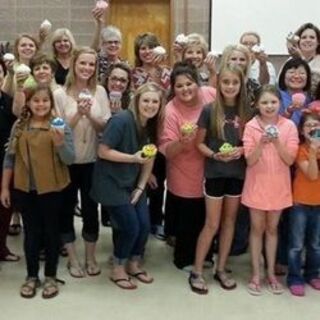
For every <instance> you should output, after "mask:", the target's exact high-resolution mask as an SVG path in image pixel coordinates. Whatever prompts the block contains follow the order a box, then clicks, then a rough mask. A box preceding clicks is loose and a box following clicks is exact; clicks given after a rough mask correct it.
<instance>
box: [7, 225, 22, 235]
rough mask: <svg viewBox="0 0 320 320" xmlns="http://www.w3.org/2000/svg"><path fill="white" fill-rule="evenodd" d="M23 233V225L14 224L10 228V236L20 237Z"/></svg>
mask: <svg viewBox="0 0 320 320" xmlns="http://www.w3.org/2000/svg"><path fill="white" fill-rule="evenodd" d="M20 232H21V224H20V223H13V224H11V225H10V226H9V230H8V235H9V236H18V235H19V234H20Z"/></svg>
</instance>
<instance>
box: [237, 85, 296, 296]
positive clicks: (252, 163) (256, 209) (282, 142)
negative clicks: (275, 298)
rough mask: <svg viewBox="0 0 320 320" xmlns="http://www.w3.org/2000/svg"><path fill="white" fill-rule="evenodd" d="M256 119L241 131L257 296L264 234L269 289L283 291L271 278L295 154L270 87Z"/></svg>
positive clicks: (291, 128) (292, 129) (288, 124)
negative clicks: (279, 225) (242, 133)
mask: <svg viewBox="0 0 320 320" xmlns="http://www.w3.org/2000/svg"><path fill="white" fill-rule="evenodd" d="M256 107H257V108H258V110H259V115H257V116H256V117H254V118H253V119H252V120H251V121H249V122H248V123H247V125H246V127H245V130H244V137H243V146H244V153H245V158H246V160H247V171H246V179H245V183H244V187H243V193H242V203H243V204H244V205H246V206H247V207H249V209H250V220H251V230H250V240H249V241H250V250H251V264H252V278H251V280H250V282H249V284H248V291H249V293H250V294H252V295H260V294H261V293H262V291H261V285H260V258H261V252H262V243H263V237H264V235H265V239H266V241H265V245H266V259H267V282H268V289H269V290H270V291H271V292H272V293H274V294H281V293H282V292H283V288H282V285H281V284H280V282H278V280H277V279H276V277H275V273H274V265H275V257H276V248H277V228H278V223H279V219H280V216H281V211H282V210H283V209H284V208H287V207H290V206H291V205H292V192H291V181H290V166H291V165H292V164H293V162H294V159H295V156H296V153H297V150H298V142H299V140H298V133H297V129H296V126H295V125H294V123H293V122H292V121H291V120H289V119H286V118H284V117H282V116H280V115H279V114H278V113H279V108H280V96H279V93H278V91H277V89H276V88H275V87H274V86H271V85H266V86H264V87H263V88H262V89H261V91H260V92H259V94H258V96H257V99H256Z"/></svg>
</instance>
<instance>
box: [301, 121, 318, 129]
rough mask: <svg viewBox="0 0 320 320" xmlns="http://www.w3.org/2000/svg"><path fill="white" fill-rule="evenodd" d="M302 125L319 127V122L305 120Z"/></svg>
mask: <svg viewBox="0 0 320 320" xmlns="http://www.w3.org/2000/svg"><path fill="white" fill-rule="evenodd" d="M303 126H304V127H305V128H317V127H320V123H319V122H306V123H305V124H304V125H303Z"/></svg>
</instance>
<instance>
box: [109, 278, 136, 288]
mask: <svg viewBox="0 0 320 320" xmlns="http://www.w3.org/2000/svg"><path fill="white" fill-rule="evenodd" d="M109 279H110V280H111V281H112V282H113V283H114V284H115V285H116V286H117V287H119V288H121V289H124V290H134V289H137V288H138V287H137V286H136V285H135V284H134V283H132V282H131V278H130V277H128V278H119V279H113V278H111V277H110V278H109Z"/></svg>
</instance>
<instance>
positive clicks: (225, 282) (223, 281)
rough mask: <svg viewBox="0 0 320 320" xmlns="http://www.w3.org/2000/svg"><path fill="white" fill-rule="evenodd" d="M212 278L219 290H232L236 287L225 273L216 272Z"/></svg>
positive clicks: (233, 281)
mask: <svg viewBox="0 0 320 320" xmlns="http://www.w3.org/2000/svg"><path fill="white" fill-rule="evenodd" d="M213 278H214V280H216V281H218V282H219V283H220V286H221V288H223V289H225V290H233V289H235V288H236V287H237V283H236V281H235V280H234V279H233V278H231V277H230V275H229V274H227V273H226V272H225V271H217V272H216V273H215V275H214V276H213Z"/></svg>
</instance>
